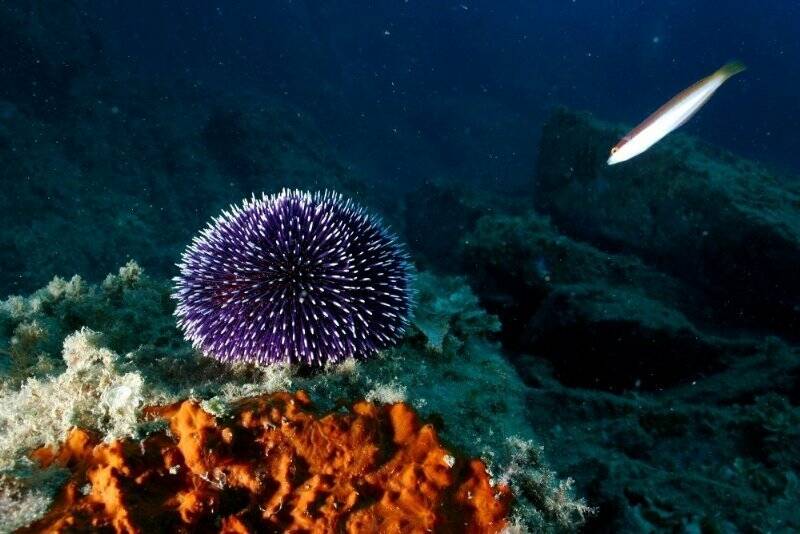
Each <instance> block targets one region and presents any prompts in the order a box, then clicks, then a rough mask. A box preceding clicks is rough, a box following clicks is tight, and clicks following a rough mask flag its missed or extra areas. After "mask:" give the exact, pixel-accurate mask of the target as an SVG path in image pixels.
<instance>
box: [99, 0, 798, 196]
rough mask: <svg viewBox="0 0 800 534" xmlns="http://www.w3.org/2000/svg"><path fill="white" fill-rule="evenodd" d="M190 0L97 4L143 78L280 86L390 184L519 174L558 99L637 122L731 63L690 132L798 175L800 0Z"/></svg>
mask: <svg viewBox="0 0 800 534" xmlns="http://www.w3.org/2000/svg"><path fill="white" fill-rule="evenodd" d="M180 4H181V3H180V2H170V3H164V2H154V1H145V2H140V3H136V4H134V3H132V2H127V1H125V2H123V1H108V0H104V1H103V2H99V1H98V2H97V5H96V6H95V7H94V8H93V10H94V11H95V13H96V14H99V19H98V26H99V27H98V28H97V30H98V31H99V32H100V33H101V35H104V36H105V41H106V42H107V43H108V45H107V46H108V50H107V51H108V52H109V53H110V54H111V55H112V57H114V58H115V59H116V60H117V61H119V62H120V63H122V64H123V65H124V68H127V69H130V72H132V73H135V74H137V75H141V76H152V75H158V76H160V77H162V78H166V79H169V77H172V76H178V77H183V78H189V79H192V80H196V81H200V82H202V83H205V84H208V85H212V86H220V87H225V88H228V89H232V90H242V91H244V90H251V89H255V90H263V91H267V92H269V93H274V94H278V95H283V96H284V97H287V98H288V99H290V100H291V102H292V103H293V104H294V105H296V106H297V107H298V109H300V110H303V111H305V112H309V113H311V114H312V115H313V116H314V117H315V119H316V120H317V121H318V122H319V123H320V124H321V125H322V128H323V130H324V131H325V132H326V134H327V135H328V136H329V137H330V138H331V139H332V140H334V141H335V142H337V143H338V144H339V146H340V147H342V149H343V152H344V154H345V155H346V156H349V157H351V158H353V159H354V160H357V161H361V162H362V163H364V164H365V165H368V166H370V167H372V168H373V169H375V170H376V171H378V172H380V173H382V174H381V175H382V177H383V178H384V179H385V180H393V179H394V180H407V179H411V178H413V177H416V176H420V175H422V174H426V173H437V172H444V173H447V172H448V171H447V169H452V170H454V171H455V172H459V173H463V174H464V179H474V180H480V179H482V178H487V177H488V178H494V179H495V180H497V181H500V182H503V181H504V180H508V181H510V182H522V181H524V180H525V179H527V178H528V177H529V175H530V172H531V169H532V164H533V160H534V158H535V155H536V150H537V147H536V137H537V134H538V130H539V127H540V125H541V121H542V120H543V119H544V117H546V113H547V110H548V109H549V108H551V107H552V106H554V105H558V104H564V105H567V106H570V107H574V108H578V109H583V110H586V111H590V112H592V113H594V114H595V115H597V116H598V117H600V118H603V119H606V120H610V121H615V122H625V123H630V124H633V123H636V122H638V121H640V120H641V119H643V118H644V117H645V116H646V115H647V114H649V113H650V112H651V111H653V110H654V109H655V108H657V107H658V106H659V105H660V104H662V103H663V102H664V101H666V100H667V99H668V98H670V97H671V96H673V95H674V94H675V93H677V92H678V91H680V90H681V89H683V88H684V87H686V86H688V85H690V84H691V83H693V82H694V81H696V80H697V79H699V78H701V77H703V76H705V75H707V74H709V73H710V72H712V71H713V70H714V69H716V68H717V67H719V66H720V65H722V64H723V63H725V62H726V61H728V60H730V59H732V58H736V59H740V60H742V61H744V62H745V63H746V64H747V65H748V66H749V70H748V71H747V72H746V73H745V74H744V75H740V76H739V77H737V78H735V79H734V80H733V81H732V82H730V83H729V84H728V86H726V87H724V88H723V89H722V90H721V91H720V92H719V93H718V94H717V96H715V97H714V99H712V101H711V102H710V104H709V105H708V106H707V107H706V108H705V109H704V110H703V111H702V112H701V113H700V114H699V115H698V116H697V117H696V118H695V119H694V120H692V121H691V122H690V123H689V124H688V125H687V127H686V128H685V130H684V131H687V132H690V133H693V134H695V135H698V136H700V137H701V138H703V139H704V140H707V141H711V142H713V143H717V144H719V145H722V146H724V147H726V148H729V149H732V150H734V151H736V152H738V153H740V154H743V155H745V156H748V157H753V158H756V159H759V160H761V161H763V162H765V163H767V164H770V165H773V166H775V167H777V168H782V169H787V170H791V171H792V172H796V171H797V170H798V169H800V151H798V150H797V149H796V147H797V146H798V144H799V142H800V138H798V134H797V127H796V126H797V124H798V117H800V103H799V102H798V98H797V94H798V71H800V38H799V37H798V35H800V31H798V30H800V3H798V2H796V1H788V0H773V1H770V2H762V1H755V0H747V1H730V2H724V3H720V2H697V1H696V0H675V1H663V0H661V1H657V2H656V1H654V2H632V1H612V0H591V1H588V0H576V1H569V0H551V1H545V2H542V1H536V2H534V1H530V0H529V1H501V2H497V1H492V0H480V1H473V0H454V1H445V2H442V1H436V2H428V1H420V0H407V1H402V0H398V1H389V0H387V1H383V2H365V1H340V2H331V1H315V0H294V1H288V0H276V1H270V2H265V1H253V0H242V1H237V2H222V1H219V2H209V1H207V0H198V1H192V2H183V4H184V5H180ZM467 138H469V139H471V141H472V144H465V139H467ZM476 146H478V147H480V148H479V150H476ZM483 149H485V150H483ZM423 152H425V153H426V156H424V157H423V156H422V155H420V154H422V153H423ZM476 152H481V153H480V154H476ZM483 152H485V153H483ZM431 157H432V158H433V160H435V162H436V164H437V165H438V166H434V167H431V164H430V162H431V161H433V160H431ZM465 162H470V164H469V165H465V164H464V163H465ZM473 163H475V164H473ZM440 169H441V170H440ZM481 173H483V174H481Z"/></svg>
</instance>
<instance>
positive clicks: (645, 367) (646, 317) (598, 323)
mask: <svg viewBox="0 0 800 534" xmlns="http://www.w3.org/2000/svg"><path fill="white" fill-rule="evenodd" d="M461 255H462V261H463V264H464V267H465V269H467V270H468V271H469V272H470V273H471V279H472V280H473V282H474V284H473V285H474V287H475V288H476V289H477V291H478V292H479V293H480V295H481V299H482V301H483V303H484V304H485V305H486V306H488V307H489V309H490V311H492V312H494V313H497V314H498V315H499V316H500V318H501V320H502V327H503V333H502V336H503V341H504V342H505V343H506V344H507V345H508V346H509V347H510V348H513V349H515V350H520V351H532V352H534V353H536V354H539V355H542V356H545V357H547V358H548V359H549V360H550V361H551V362H552V364H553V365H554V366H555V369H556V372H557V375H558V376H559V378H561V379H562V380H565V381H566V382H567V383H570V384H573V385H580V386H588V387H600V388H610V389H626V388H632V387H634V386H636V385H637V384H638V386H639V387H642V388H657V387H661V386H664V385H667V384H672V383H676V382H680V381H685V380H689V379H691V378H695V377H697V376H698V375H699V374H701V373H704V372H708V371H711V370H713V369H715V368H718V367H719V366H720V358H721V355H722V352H723V350H724V349H725V348H726V347H727V344H726V342H724V341H722V340H719V339H717V338H714V337H711V336H708V335H705V334H703V333H701V331H700V330H698V328H697V327H696V326H695V324H694V322H693V321H692V320H691V319H689V318H687V316H686V315H685V313H684V310H688V311H689V312H691V314H692V318H698V319H700V320H702V319H703V318H704V316H705V310H704V309H703V308H702V307H701V306H700V304H699V303H698V302H697V300H698V299H697V298H696V297H695V295H694V292H693V291H692V290H691V289H690V288H688V287H686V286H685V285H684V284H682V283H681V282H680V281H678V280H675V279H673V278H672V277H670V276H668V275H665V274H663V273H660V272H658V271H656V270H654V269H652V268H650V267H649V266H647V265H646V264H644V263H643V262H642V261H641V260H639V259H638V258H636V257H635V256H630V255H625V254H610V253H606V252H602V251H600V250H598V249H596V248H595V247H593V246H592V245H590V244H587V243H582V242H580V241H577V240H574V239H571V238H569V237H567V236H565V235H562V234H560V233H559V232H558V230H557V229H556V228H555V227H554V226H553V225H552V224H551V223H550V221H549V220H548V219H547V218H546V217H542V216H539V215H536V214H534V213H528V214H527V215H524V216H518V217H515V216H508V215H490V216H486V217H483V218H481V219H480V220H479V221H478V223H477V225H476V228H475V231H474V232H472V233H471V234H468V235H467V236H466V237H465V238H464V240H463V243H462V249H461Z"/></svg>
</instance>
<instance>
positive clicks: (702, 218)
mask: <svg viewBox="0 0 800 534" xmlns="http://www.w3.org/2000/svg"><path fill="white" fill-rule="evenodd" d="M623 130H624V128H622V127H617V126H613V125H610V124H607V123H603V122H600V121H598V120H595V119H593V118H591V117H590V116H588V115H585V114H578V113H573V112H571V111H568V110H564V109H561V110H558V111H556V112H555V113H554V114H553V115H552V116H551V118H550V119H549V120H548V121H547V123H546V124H545V126H544V131H543V134H542V139H541V145H540V150H539V160H538V166H537V169H536V177H535V180H534V184H535V189H536V190H535V205H536V207H537V209H539V210H541V211H542V212H544V213H546V214H548V215H550V216H551V217H552V218H553V221H554V222H555V223H556V224H557V225H558V227H559V228H560V229H561V230H563V231H564V232H566V233H567V234H568V235H570V236H573V237H576V238H578V239H582V240H585V241H588V242H590V243H592V244H594V245H595V246H597V247H598V248H600V249H603V250H607V251H611V252H620V251H625V252H628V253H633V254H636V255H638V256H640V257H641V258H642V259H643V260H644V261H646V262H648V263H651V264H652V265H653V266H655V267H656V268H658V269H660V270H662V271H664V272H667V273H669V274H670V275H672V276H674V277H676V278H678V279H681V280H683V281H684V282H685V283H687V284H689V285H691V286H693V287H695V288H696V290H697V292H698V293H699V294H702V295H703V296H704V297H705V298H706V299H707V301H708V306H709V308H711V309H713V310H714V315H715V318H716V320H717V322H718V323H719V325H720V327H721V328H729V327H741V328H751V329H753V330H762V331H763V330H764V329H766V330H771V331H773V332H776V333H781V334H784V335H787V336H790V337H795V338H796V337H798V333H799V332H800V278H798V277H797V275H796V271H797V265H798V264H800V211H799V210H798V207H800V186H799V185H798V183H797V182H796V181H791V180H789V179H787V178H781V177H780V176H777V175H775V174H773V173H770V172H769V171H767V170H765V169H764V168H762V167H760V166H758V165H757V164H755V163H753V162H750V161H746V160H743V159H740V158H737V157H735V156H733V155H731V154H729V153H727V152H725V151H722V150H720V149H716V148H713V147H710V146H707V145H705V144H703V143H701V142H699V141H697V140H695V139H693V138H690V137H687V136H683V135H674V136H671V137H670V138H668V139H666V140H664V141H663V142H662V143H659V144H658V145H657V146H655V147H654V148H653V149H652V150H650V151H648V152H647V153H646V154H643V155H642V156H640V157H638V158H636V159H635V160H633V161H630V162H626V163H624V164H621V165H614V166H611V167H609V166H607V165H606V163H605V160H606V158H607V156H608V150H609V148H610V147H611V146H613V145H614V143H615V142H616V141H617V139H618V138H619V137H620V136H621V135H622V133H624V132H623Z"/></svg>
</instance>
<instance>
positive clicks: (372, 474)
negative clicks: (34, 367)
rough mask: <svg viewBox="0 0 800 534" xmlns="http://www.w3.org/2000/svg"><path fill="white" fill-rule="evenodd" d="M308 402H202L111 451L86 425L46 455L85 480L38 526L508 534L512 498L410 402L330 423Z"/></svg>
mask: <svg viewBox="0 0 800 534" xmlns="http://www.w3.org/2000/svg"><path fill="white" fill-rule="evenodd" d="M310 404H311V403H310V401H309V399H308V397H307V396H306V394H305V393H303V392H298V393H296V394H289V393H276V394H272V395H266V396H261V397H254V398H250V399H245V400H243V401H240V402H239V403H237V404H236V405H235V406H234V410H233V414H234V415H233V417H232V418H231V419H230V420H227V419H226V420H218V419H216V418H215V417H213V416H212V415H210V414H208V413H207V412H205V411H203V409H202V408H200V406H199V405H198V404H197V403H195V402H193V401H184V402H182V403H178V404H175V405H171V406H167V407H159V408H151V409H149V410H148V412H149V413H150V414H151V415H153V416H159V417H165V418H167V419H168V420H169V425H170V432H169V433H167V432H159V433H156V434H153V435H151V436H149V437H148V438H146V439H145V440H144V441H142V442H136V441H115V442H113V443H99V442H98V439H97V438H96V437H95V436H92V435H91V434H89V433H88V432H85V431H83V430H80V429H74V430H72V432H71V433H70V435H69V437H68V438H67V440H66V442H65V443H64V444H63V445H62V446H61V448H60V449H59V450H58V451H54V450H52V449H49V448H42V449H39V450H37V451H36V452H35V453H34V457H35V458H36V459H38V460H39V461H40V462H41V463H42V464H43V465H50V464H53V463H56V464H59V465H62V466H65V467H67V468H69V469H70V470H71V472H72V476H71V478H70V480H69V482H68V483H67V485H66V487H65V488H64V489H63V491H62V492H61V494H60V496H59V497H58V499H57V501H56V503H55V504H54V505H53V507H52V508H51V510H50V511H49V512H48V514H47V515H46V516H45V517H44V518H43V519H41V520H40V521H39V522H37V523H36V524H34V525H32V526H31V527H30V528H29V530H30V531H34V532H38V531H47V532H59V531H72V530H76V529H79V530H80V529H100V528H102V529H109V528H110V529H113V530H114V531H116V532H120V533H122V532H125V533H128V532H131V533H133V532H156V531H187V530H202V531H217V532H226V533H247V532H312V533H326V532H349V533H360V532H363V533H367V532H369V533H372V532H398V533H399V532H414V533H416V532H420V533H422V532H432V531H435V532H474V533H483V532H498V531H499V530H501V529H502V528H503V527H504V526H505V525H506V517H507V514H508V508H509V502H510V499H511V495H510V491H509V489H508V488H507V487H505V486H497V487H494V486H492V485H491V483H490V481H489V477H488V475H487V473H486V469H485V466H484V465H483V463H482V462H481V461H479V460H471V461H464V460H462V459H456V458H455V457H454V456H452V455H451V454H450V453H448V451H447V450H445V449H444V448H443V447H442V445H441V444H440V443H439V439H438V437H437V435H436V431H435V430H434V428H433V427H432V426H431V425H422V424H420V422H419V420H418V418H417V416H416V414H415V413H414V412H413V410H412V409H411V408H410V407H409V406H407V405H406V404H403V403H398V404H392V405H382V406H381V405H376V404H372V403H369V402H359V403H357V404H356V405H355V406H353V407H352V409H351V410H350V412H349V413H344V412H336V413H332V414H328V415H325V416H323V417H319V416H317V415H316V414H314V413H313V412H312V411H311V407H310Z"/></svg>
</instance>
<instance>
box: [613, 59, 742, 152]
mask: <svg viewBox="0 0 800 534" xmlns="http://www.w3.org/2000/svg"><path fill="white" fill-rule="evenodd" d="M744 69H745V66H744V65H742V64H741V63H739V62H738V61H733V62H731V63H728V64H727V65H725V66H723V67H722V68H720V69H719V70H717V71H716V72H715V73H713V74H712V75H711V76H708V77H706V78H703V79H702V80H700V81H699V82H697V83H695V84H694V85H692V86H691V87H688V88H687V89H684V90H683V91H681V92H680V93H678V94H677V95H675V96H674V97H672V100H670V101H669V102H667V103H666V104H664V105H663V106H661V107H660V108H658V110H657V111H656V112H655V113H653V114H652V115H650V116H649V117H647V118H646V119H645V120H644V122H642V123H641V124H640V125H639V126H637V127H636V128H634V129H633V130H631V131H630V132H628V133H627V134H626V135H625V137H623V138H622V139H620V141H619V143H617V144H616V145H614V148H612V149H611V156H609V158H608V164H609V165H614V164H615V163H620V162H623V161H627V160H629V159H631V158H633V157H635V156H638V155H639V154H641V153H642V152H644V151H645V150H647V149H648V148H650V147H651V146H653V145H654V144H656V143H658V142H659V141H660V140H661V139H663V138H664V137H665V136H666V135H667V134H669V133H670V132H671V131H672V130H674V129H676V128H678V127H679V126H681V125H683V124H684V123H685V122H686V121H688V120H689V119H691V118H692V116H693V115H694V114H695V113H697V111H698V110H699V109H700V108H701V107H703V104H705V103H706V102H708V99H709V98H711V95H713V94H714V91H716V90H717V89H719V88H720V86H721V85H722V84H723V83H725V81H726V80H727V79H728V78H730V77H731V76H733V75H734V74H738V73H740V72H742V71H743V70H744Z"/></svg>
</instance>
